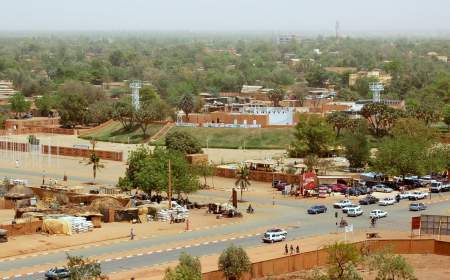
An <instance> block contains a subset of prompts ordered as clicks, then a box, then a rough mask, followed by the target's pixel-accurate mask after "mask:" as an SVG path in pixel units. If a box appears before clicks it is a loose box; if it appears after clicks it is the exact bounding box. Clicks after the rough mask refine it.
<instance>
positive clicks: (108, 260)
mask: <svg viewBox="0 0 450 280" xmlns="http://www.w3.org/2000/svg"><path fill="white" fill-rule="evenodd" d="M110 261H112V260H111V259H106V260H104V262H110Z"/></svg>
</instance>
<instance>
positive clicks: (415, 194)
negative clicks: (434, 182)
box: [409, 192, 428, 200]
mask: <svg viewBox="0 0 450 280" xmlns="http://www.w3.org/2000/svg"><path fill="white" fill-rule="evenodd" d="M427 196H428V193H426V192H413V193H411V195H410V196H409V200H420V199H425V198H426V197H427Z"/></svg>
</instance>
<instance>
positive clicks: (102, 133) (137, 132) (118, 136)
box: [80, 122, 163, 144]
mask: <svg viewBox="0 0 450 280" xmlns="http://www.w3.org/2000/svg"><path fill="white" fill-rule="evenodd" d="M162 127H163V125H162V124H150V125H149V127H148V130H147V134H148V135H147V137H146V138H144V135H143V134H142V130H141V129H140V128H139V126H136V127H134V128H133V129H131V130H125V129H124V128H123V126H122V124H121V123H119V122H115V123H113V124H111V125H108V126H106V127H104V128H103V129H100V130H98V131H95V132H92V133H89V134H86V135H83V136H80V138H82V139H88V140H91V139H95V140H97V141H105V142H115V143H131V144H137V143H143V142H144V141H145V140H147V139H148V138H149V137H151V136H152V135H154V134H155V133H157V132H158V131H159V130H160V129H161V128H162Z"/></svg>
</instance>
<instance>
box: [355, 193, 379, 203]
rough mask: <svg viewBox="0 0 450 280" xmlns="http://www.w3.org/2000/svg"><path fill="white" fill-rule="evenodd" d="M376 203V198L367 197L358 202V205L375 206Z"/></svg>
mask: <svg viewBox="0 0 450 280" xmlns="http://www.w3.org/2000/svg"><path fill="white" fill-rule="evenodd" d="M378 201H380V200H379V199H378V198H376V197H374V196H371V195H368V196H366V197H364V198H363V199H361V200H359V204H361V205H369V204H375V203H378Z"/></svg>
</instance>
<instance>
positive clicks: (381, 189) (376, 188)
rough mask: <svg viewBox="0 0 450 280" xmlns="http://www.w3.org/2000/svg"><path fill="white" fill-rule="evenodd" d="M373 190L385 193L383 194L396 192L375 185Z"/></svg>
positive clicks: (383, 186)
mask: <svg viewBox="0 0 450 280" xmlns="http://www.w3.org/2000/svg"><path fill="white" fill-rule="evenodd" d="M372 190H374V191H376V192H383V193H391V192H393V191H394V190H393V189H391V188H388V187H386V186H385V185H375V186H373V187H372Z"/></svg>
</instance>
